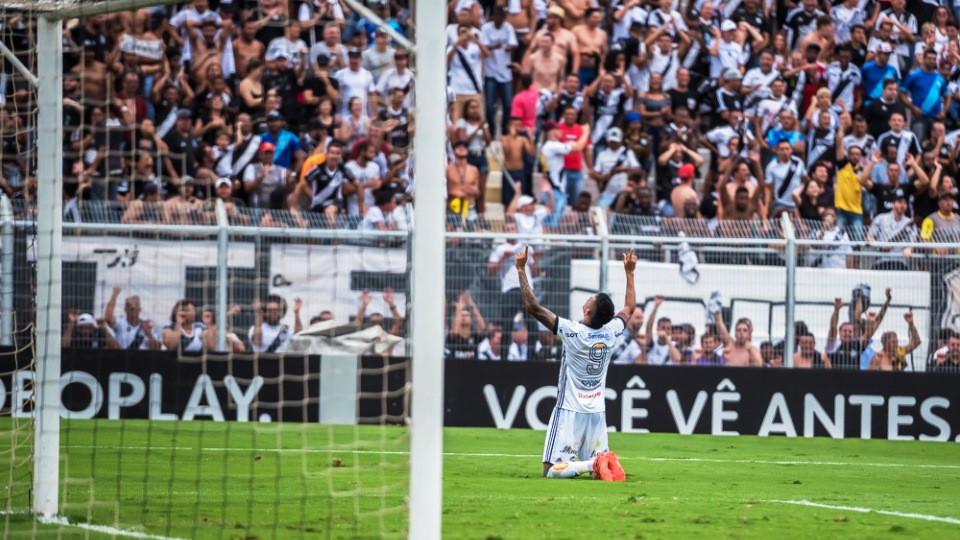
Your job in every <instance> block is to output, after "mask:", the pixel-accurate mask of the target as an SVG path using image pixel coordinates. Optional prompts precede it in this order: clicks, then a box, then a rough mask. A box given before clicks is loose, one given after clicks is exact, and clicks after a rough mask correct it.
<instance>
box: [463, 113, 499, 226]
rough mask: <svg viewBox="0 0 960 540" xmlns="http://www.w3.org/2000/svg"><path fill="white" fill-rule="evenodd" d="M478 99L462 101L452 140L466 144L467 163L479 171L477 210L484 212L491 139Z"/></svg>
mask: <svg viewBox="0 0 960 540" xmlns="http://www.w3.org/2000/svg"><path fill="white" fill-rule="evenodd" d="M481 110H482V108H481V107H480V101H479V100H477V99H469V100H467V101H465V102H464V103H463V114H462V116H461V117H460V119H459V120H457V122H456V127H457V131H456V135H455V137H454V141H457V142H460V141H462V142H464V143H466V144H467V163H469V164H470V165H473V166H474V167H476V169H477V171H478V172H479V173H480V183H479V186H478V187H479V190H480V195H479V197H477V201H476V206H477V212H479V213H480V214H483V213H484V206H485V205H484V202H485V201H484V199H485V195H486V191H487V175H488V174H489V173H490V162H489V160H488V159H487V145H489V144H490V141H491V140H493V136H492V135H491V134H490V126H489V125H488V124H487V121H486V119H485V118H484V117H483V116H482V115H481Z"/></svg>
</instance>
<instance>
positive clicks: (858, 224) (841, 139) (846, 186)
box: [834, 114, 869, 239]
mask: <svg viewBox="0 0 960 540" xmlns="http://www.w3.org/2000/svg"><path fill="white" fill-rule="evenodd" d="M859 122H860V129H861V130H862V131H865V127H866V122H864V121H863V119H862V118H860V121H859ZM855 123H856V121H855ZM849 131H850V115H849V114H843V115H842V116H840V131H839V133H837V136H836V145H837V151H836V160H837V163H836V171H837V174H836V187H835V189H834V206H835V207H836V209H837V225H838V226H839V227H840V228H842V229H844V230H846V231H847V232H848V234H850V235H851V237H852V238H854V239H860V238H859V234H860V231H861V230H862V229H863V188H862V187H861V186H860V181H859V177H860V172H861V170H862V169H863V167H862V166H861V163H862V161H863V156H864V154H863V147H862V146H856V145H852V144H851V145H849V146H848V144H849V143H852V142H856V137H855V134H854V135H853V136H851V135H847V133H848V132H849ZM861 135H862V136H863V137H869V135H866V134H865V133H862V132H861Z"/></svg>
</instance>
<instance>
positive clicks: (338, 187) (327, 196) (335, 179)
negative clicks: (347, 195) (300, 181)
mask: <svg viewBox="0 0 960 540" xmlns="http://www.w3.org/2000/svg"><path fill="white" fill-rule="evenodd" d="M306 180H307V182H309V184H310V188H311V189H312V190H313V199H311V201H310V208H315V209H317V210H321V209H323V208H324V207H327V206H330V205H331V204H342V202H343V193H342V188H343V184H345V183H347V182H350V181H352V180H353V175H352V174H350V171H348V170H347V168H346V167H344V166H343V164H340V165H338V166H337V168H336V169H334V170H332V171H331V170H330V169H328V168H327V165H326V164H321V165H317V166H316V167H314V168H313V169H311V170H310V171H309V172H308V173H307V177H306Z"/></svg>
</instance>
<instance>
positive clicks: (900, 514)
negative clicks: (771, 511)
mask: <svg viewBox="0 0 960 540" xmlns="http://www.w3.org/2000/svg"><path fill="white" fill-rule="evenodd" d="M764 502H768V503H778V504H792V505H796V506H810V507H813V508H827V509H829V510H844V511H847V512H860V513H861V514H883V515H885V516H894V517H902V518H910V519H921V520H923V521H937V522H940V523H949V524H951V525H960V519H956V518H950V517H940V516H931V515H928V514H915V513H913V512H894V511H893V510H874V509H873V508H861V507H859V506H838V505H833V504H823V503H817V502H813V501H808V500H805V499H804V500H800V501H779V500H772V501H764Z"/></svg>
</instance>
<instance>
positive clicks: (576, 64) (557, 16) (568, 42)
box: [523, 5, 580, 73]
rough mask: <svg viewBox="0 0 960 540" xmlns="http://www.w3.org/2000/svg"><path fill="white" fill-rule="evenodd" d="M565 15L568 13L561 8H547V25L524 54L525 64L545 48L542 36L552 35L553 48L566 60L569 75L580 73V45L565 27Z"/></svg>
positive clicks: (535, 35) (539, 31)
mask: <svg viewBox="0 0 960 540" xmlns="http://www.w3.org/2000/svg"><path fill="white" fill-rule="evenodd" d="M565 15H566V11H564V9H563V8H562V7H560V6H556V5H554V6H550V7H549V8H547V24H545V25H544V26H543V28H541V29H540V30H538V31H537V33H536V34H534V36H533V40H532V41H531V46H530V48H529V49H527V50H526V52H524V56H523V63H526V61H527V58H528V57H529V56H530V55H531V54H533V53H535V52H536V51H537V49H538V48H539V47H541V46H543V44H544V42H542V41H540V36H542V35H544V34H550V35H551V36H553V43H552V46H553V48H554V49H556V51H555V52H557V53H559V54H560V57H561V58H563V59H564V61H565V63H566V64H565V65H566V67H567V68H568V69H569V71H568V73H579V72H580V45H579V43H578V41H577V36H575V35H574V34H573V32H571V31H570V30H567V29H566V28H564V27H563V18H564V16H565Z"/></svg>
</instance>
